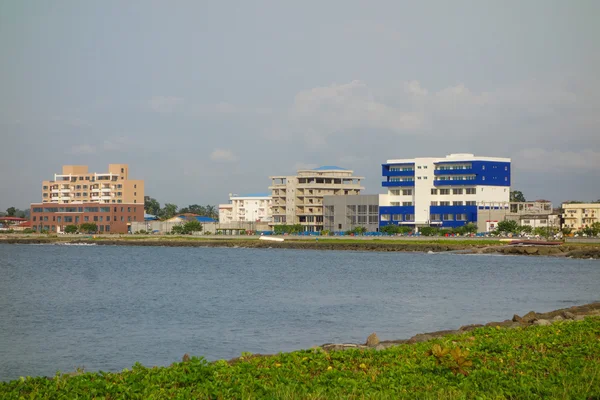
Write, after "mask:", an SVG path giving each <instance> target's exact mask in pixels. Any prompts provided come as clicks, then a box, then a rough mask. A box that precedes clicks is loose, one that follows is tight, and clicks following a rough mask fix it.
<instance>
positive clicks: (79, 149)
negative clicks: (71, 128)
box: [71, 144, 96, 154]
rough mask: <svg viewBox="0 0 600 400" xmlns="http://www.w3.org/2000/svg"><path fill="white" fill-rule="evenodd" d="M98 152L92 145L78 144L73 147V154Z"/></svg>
mask: <svg viewBox="0 0 600 400" xmlns="http://www.w3.org/2000/svg"><path fill="white" fill-rule="evenodd" d="M95 152H96V148H95V147H94V146H92V145H91V144H78V145H74V146H71V154H92V153H95Z"/></svg>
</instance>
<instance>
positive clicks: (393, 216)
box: [392, 214, 402, 221]
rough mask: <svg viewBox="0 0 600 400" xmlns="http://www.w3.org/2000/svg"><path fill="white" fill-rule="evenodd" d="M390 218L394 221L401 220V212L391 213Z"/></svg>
mask: <svg viewBox="0 0 600 400" xmlns="http://www.w3.org/2000/svg"><path fill="white" fill-rule="evenodd" d="M392 220H394V221H402V214H394V215H392Z"/></svg>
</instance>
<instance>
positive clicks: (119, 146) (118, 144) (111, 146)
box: [102, 136, 133, 152]
mask: <svg viewBox="0 0 600 400" xmlns="http://www.w3.org/2000/svg"><path fill="white" fill-rule="evenodd" d="M132 144H133V143H132V141H131V140H130V139H129V138H127V137H125V136H120V137H115V138H112V139H107V140H105V141H104V143H103V145H102V148H103V149H104V150H105V151H120V152H122V151H127V150H129V149H130V148H131V147H132Z"/></svg>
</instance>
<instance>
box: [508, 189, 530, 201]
mask: <svg viewBox="0 0 600 400" xmlns="http://www.w3.org/2000/svg"><path fill="white" fill-rule="evenodd" d="M510 201H518V202H522V203H523V202H526V201H527V200H525V195H523V192H521V191H519V190H513V191H511V192H510Z"/></svg>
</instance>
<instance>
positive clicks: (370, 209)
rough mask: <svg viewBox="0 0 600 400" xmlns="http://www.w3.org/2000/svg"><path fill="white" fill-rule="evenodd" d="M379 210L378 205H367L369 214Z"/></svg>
mask: <svg viewBox="0 0 600 400" xmlns="http://www.w3.org/2000/svg"><path fill="white" fill-rule="evenodd" d="M378 212H379V206H377V205H369V214H377V213H378Z"/></svg>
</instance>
